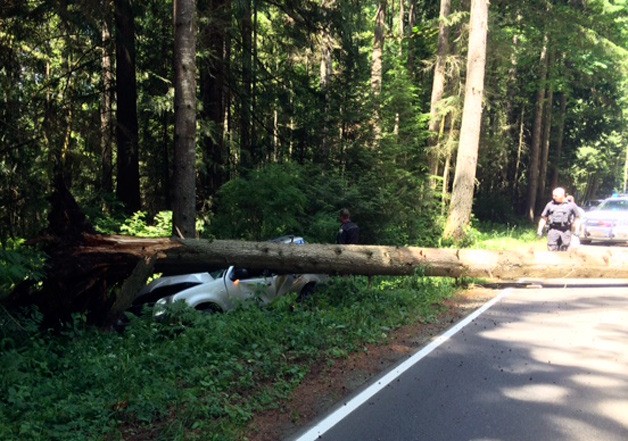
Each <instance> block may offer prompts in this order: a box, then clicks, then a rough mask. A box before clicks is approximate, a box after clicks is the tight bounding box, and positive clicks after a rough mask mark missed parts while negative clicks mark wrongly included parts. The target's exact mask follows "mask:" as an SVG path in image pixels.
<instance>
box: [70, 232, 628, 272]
mask: <svg viewBox="0 0 628 441" xmlns="http://www.w3.org/2000/svg"><path fill="white" fill-rule="evenodd" d="M86 244H87V246H86V247H85V248H83V249H82V250H81V252H82V253H86V254H89V253H96V254H99V255H107V254H120V253H121V254H129V255H134V256H135V257H137V258H138V259H139V258H141V257H149V256H151V255H152V254H154V255H156V263H155V269H156V270H157V271H164V272H179V271H180V270H181V269H182V268H184V269H185V270H186V271H187V272H191V271H195V270H208V269H213V268H224V267H226V266H228V265H240V266H245V267H250V268H259V269H261V268H266V269H272V270H277V271H283V272H295V273H324V274H355V275H412V274H416V273H417V272H418V273H420V274H423V275H426V276H446V277H475V278H488V279H491V280H504V281H513V280H518V279H521V278H524V277H539V278H557V277H565V278H574V277H575V278H600V277H601V278H604V277H613V278H624V277H626V278H628V249H625V248H618V247H582V248H577V249H574V250H571V251H568V252H550V251H539V250H535V249H533V248H528V249H521V250H515V251H513V250H508V251H489V250H472V249H448V248H445V249H441V248H420V247H393V246H376V245H326V244H305V245H285V244H276V243H271V242H245V241H225V240H215V241H207V240H186V239H183V240H178V239H138V238H130V237H124V236H96V235H86Z"/></svg>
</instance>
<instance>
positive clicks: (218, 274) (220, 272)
mask: <svg viewBox="0 0 628 441" xmlns="http://www.w3.org/2000/svg"><path fill="white" fill-rule="evenodd" d="M225 271H226V270H225V269H221V270H217V271H213V272H211V273H209V275H210V276H212V277H213V278H214V279H220V278H221V277H222V276H223V275H224V274H225Z"/></svg>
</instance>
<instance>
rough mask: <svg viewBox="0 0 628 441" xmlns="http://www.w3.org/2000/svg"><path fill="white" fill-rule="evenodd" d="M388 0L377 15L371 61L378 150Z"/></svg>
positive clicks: (374, 132) (374, 131)
mask: <svg viewBox="0 0 628 441" xmlns="http://www.w3.org/2000/svg"><path fill="white" fill-rule="evenodd" d="M386 8H387V0H379V6H378V8H377V13H376V14H375V39H374V41H373V59H372V60H371V92H372V93H373V98H374V100H373V101H374V111H373V141H374V142H373V146H374V148H378V146H379V141H380V139H381V136H382V121H381V105H380V99H379V98H380V94H381V92H382V82H383V75H384V70H383V63H384V62H383V57H384V41H385V38H386V37H385V35H386Z"/></svg>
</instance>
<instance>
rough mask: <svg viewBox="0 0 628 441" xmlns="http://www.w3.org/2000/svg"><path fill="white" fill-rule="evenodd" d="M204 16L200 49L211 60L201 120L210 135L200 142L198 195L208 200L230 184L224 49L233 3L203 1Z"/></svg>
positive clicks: (205, 70)
mask: <svg viewBox="0 0 628 441" xmlns="http://www.w3.org/2000/svg"><path fill="white" fill-rule="evenodd" d="M199 5H202V6H199V8H200V10H201V13H202V14H203V15H204V17H206V18H207V19H208V20H209V24H208V26H204V27H203V29H202V31H201V32H200V33H199V39H200V40H199V45H200V46H201V48H202V50H207V51H208V52H209V53H208V56H207V57H206V59H205V60H204V63H203V65H202V66H201V67H200V77H201V84H200V94H201V100H202V102H203V107H202V109H203V110H202V112H201V119H203V120H204V121H207V122H208V123H209V127H210V130H211V133H210V134H209V135H203V136H202V138H201V143H200V144H201V148H202V154H203V163H204V167H203V168H202V169H201V170H200V181H199V182H200V184H201V185H200V188H199V189H198V190H199V191H198V194H199V196H200V197H201V199H202V200H203V201H204V200H207V199H208V198H209V197H211V196H213V195H215V193H216V192H217V191H218V189H219V188H220V187H221V186H222V184H224V183H225V182H226V181H227V178H228V175H227V168H228V157H227V156H228V154H227V151H226V148H225V142H224V132H225V78H226V71H225V69H226V62H227V61H226V60H225V52H226V51H225V46H226V40H227V38H228V29H229V14H230V11H231V0H203V1H202V2H199Z"/></svg>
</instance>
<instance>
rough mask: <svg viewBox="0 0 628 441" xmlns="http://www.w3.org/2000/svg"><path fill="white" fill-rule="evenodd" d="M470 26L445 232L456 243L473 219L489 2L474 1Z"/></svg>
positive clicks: (484, 0)
mask: <svg viewBox="0 0 628 441" xmlns="http://www.w3.org/2000/svg"><path fill="white" fill-rule="evenodd" d="M470 25H471V29H470V31H469V51H468V56H467V78H466V84H465V97H464V108H463V111H462V122H461V126H460V142H459V145H458V154H457V156H456V173H455V175H454V186H453V191H452V195H451V204H450V208H449V216H448V218H447V223H446V225H445V231H444V232H443V236H444V237H445V238H451V239H454V240H456V241H459V240H462V239H463V238H464V236H465V234H466V233H465V229H466V228H467V226H468V225H469V222H470V220H471V208H472V203H473V189H474V185H475V173H476V168H477V162H478V148H479V142H480V130H481V126H482V96H483V91H484V67H485V65H486V35H487V30H488V0H473V1H472V2H471V18H470Z"/></svg>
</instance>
